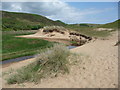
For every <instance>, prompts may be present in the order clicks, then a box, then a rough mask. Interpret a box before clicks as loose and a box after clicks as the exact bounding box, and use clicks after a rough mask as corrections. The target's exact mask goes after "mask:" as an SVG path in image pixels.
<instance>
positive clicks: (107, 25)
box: [99, 19, 120, 29]
mask: <svg viewBox="0 0 120 90" xmlns="http://www.w3.org/2000/svg"><path fill="white" fill-rule="evenodd" d="M119 23H120V19H119V20H116V21H114V22H112V23H107V24H103V25H100V26H99V27H100V28H115V29H116V28H120V25H118V24H119Z"/></svg>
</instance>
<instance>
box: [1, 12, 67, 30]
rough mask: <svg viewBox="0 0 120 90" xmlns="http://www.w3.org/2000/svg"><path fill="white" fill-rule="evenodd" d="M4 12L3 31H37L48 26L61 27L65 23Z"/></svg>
mask: <svg viewBox="0 0 120 90" xmlns="http://www.w3.org/2000/svg"><path fill="white" fill-rule="evenodd" d="M0 12H2V29H3V30H7V31H9V30H36V29H39V28H42V27H43V26H46V25H60V26H64V25H65V23H63V22H61V21H59V20H58V21H53V20H50V19H48V18H46V17H44V16H41V15H36V14H28V13H17V12H7V11H0Z"/></svg>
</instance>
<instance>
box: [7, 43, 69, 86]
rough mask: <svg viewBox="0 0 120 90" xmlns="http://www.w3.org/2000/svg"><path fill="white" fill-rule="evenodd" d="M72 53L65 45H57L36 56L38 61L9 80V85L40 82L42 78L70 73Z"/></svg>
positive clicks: (20, 70)
mask: <svg viewBox="0 0 120 90" xmlns="http://www.w3.org/2000/svg"><path fill="white" fill-rule="evenodd" d="M69 55H70V51H69V50H68V49H67V48H66V47H65V46H63V45H59V44H55V45H54V46H53V47H51V48H48V49H46V50H45V51H43V52H42V53H39V54H38V55H37V56H36V61H35V62H34V63H31V64H30V65H28V66H25V67H23V68H21V69H19V70H18V71H17V73H16V74H14V75H11V76H10V77H9V78H8V79H7V83H8V84H16V83H18V84H19V83H23V82H27V81H31V82H39V81H40V80H41V79H42V78H46V77H56V76H57V75H58V74H65V73H69V69H68V63H69V61H68V56H69Z"/></svg>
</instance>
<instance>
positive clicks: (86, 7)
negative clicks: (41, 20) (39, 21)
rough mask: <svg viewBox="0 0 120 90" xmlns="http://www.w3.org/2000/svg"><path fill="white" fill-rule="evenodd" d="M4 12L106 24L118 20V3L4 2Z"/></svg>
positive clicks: (66, 20)
mask: <svg viewBox="0 0 120 90" xmlns="http://www.w3.org/2000/svg"><path fill="white" fill-rule="evenodd" d="M2 10H6V11H12V12H26V13H34V14H39V15H43V16H46V17H47V18H49V19H52V20H61V21H63V22H65V23H71V24H73V23H75V24H76V23H97V24H104V23H109V22H113V21H115V20H117V19H118V3H117V2H62V1H60V0H55V2H4V3H2Z"/></svg>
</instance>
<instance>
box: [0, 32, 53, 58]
mask: <svg viewBox="0 0 120 90" xmlns="http://www.w3.org/2000/svg"><path fill="white" fill-rule="evenodd" d="M23 34H31V33H30V32H29V33H13V34H12V33H8V32H3V34H2V60H7V59H12V58H17V57H21V56H27V55H34V54H36V53H37V50H38V49H45V48H47V47H51V46H52V45H53V43H52V42H49V41H46V40H42V39H27V38H18V37H15V36H18V35H23Z"/></svg>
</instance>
